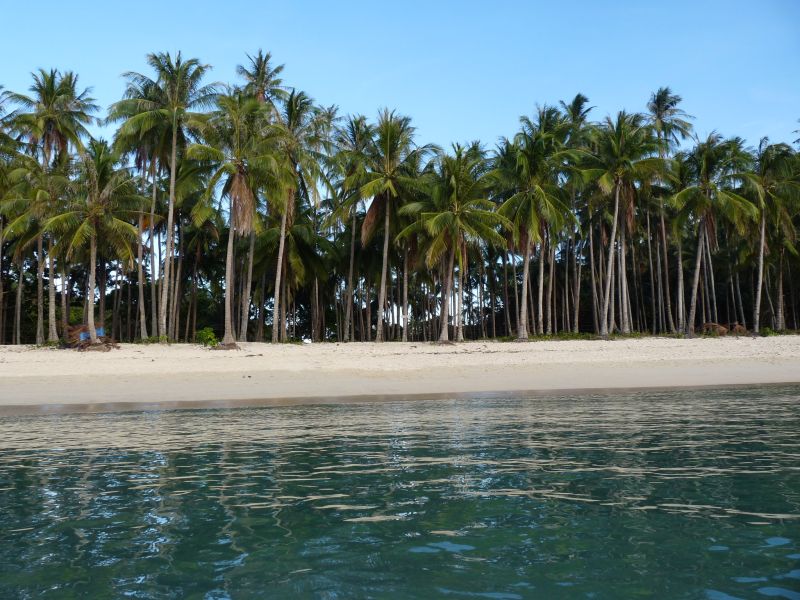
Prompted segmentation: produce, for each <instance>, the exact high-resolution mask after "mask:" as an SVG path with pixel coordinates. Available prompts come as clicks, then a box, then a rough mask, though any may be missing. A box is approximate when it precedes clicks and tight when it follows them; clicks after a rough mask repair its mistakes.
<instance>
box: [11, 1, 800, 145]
mask: <svg viewBox="0 0 800 600" xmlns="http://www.w3.org/2000/svg"><path fill="white" fill-rule="evenodd" d="M36 9H37V12H38V14H39V16H38V17H36V18H34V19H32V17H31V12H30V11H31V10H32V5H30V4H26V3H17V2H14V3H12V2H10V1H8V0H7V4H6V6H5V7H4V10H3V12H4V18H3V21H4V25H3V35H2V36H0V53H1V54H0V55H2V56H3V63H2V67H0V84H2V85H4V86H5V87H6V88H7V89H12V90H15V91H23V90H25V89H27V87H28V85H29V82H30V72H31V71H32V70H33V69H36V68H38V67H46V68H50V67H56V68H60V69H71V70H74V71H76V72H78V73H79V75H80V78H81V82H82V83H83V84H84V85H86V86H91V87H92V88H93V92H94V96H95V97H96V98H97V99H98V101H99V103H100V104H102V105H103V106H104V107H105V106H107V105H108V104H109V103H111V102H113V101H115V100H117V99H118V98H119V97H120V95H121V93H122V91H123V88H124V82H123V80H122V78H121V77H120V74H121V73H122V72H123V71H126V70H138V71H146V67H145V64H144V56H145V55H146V54H147V53H148V52H153V51H171V52H174V51H176V50H181V51H182V52H183V53H184V54H185V55H188V56H196V57H199V58H200V59H202V60H203V61H204V62H206V63H209V64H211V65H213V67H214V70H213V71H212V78H213V79H214V80H219V81H223V82H234V81H236V77H235V67H236V65H237V64H239V63H242V62H244V60H245V53H246V52H250V53H253V52H255V51H256V50H258V49H259V48H263V49H264V50H269V51H270V52H272V54H273V56H274V57H275V59H276V60H277V62H279V63H284V64H285V65H286V69H285V72H284V73H285V81H286V82H287V83H288V84H290V85H292V86H296V87H297V88H299V89H303V90H305V91H306V92H308V93H309V94H310V95H312V96H313V97H314V98H315V99H316V100H317V101H318V102H320V103H322V104H325V105H330V104H336V105H338V106H339V107H340V109H341V110H342V112H344V113H351V112H360V113H364V114H366V115H368V116H369V117H374V115H375V114H376V113H377V110H378V109H379V108H380V107H389V108H396V109H398V111H399V112H401V113H403V114H407V115H409V116H411V117H412V119H413V121H414V123H415V125H416V126H417V129H418V134H419V135H418V138H419V141H420V142H435V143H438V144H444V145H447V144H449V143H450V142H453V141H462V142H464V141H469V140H472V139H480V140H482V141H483V142H484V143H486V144H487V145H493V144H494V143H495V141H496V140H497V138H498V137H499V136H501V135H512V134H513V133H514V132H515V130H516V127H517V123H518V119H519V116H520V115H521V114H531V113H533V111H534V110H535V107H536V105H537V104H542V103H557V102H558V100H562V99H563V100H569V99H570V98H572V97H573V96H574V95H575V94H576V93H577V92H582V93H584V94H585V95H587V96H588V97H589V99H590V101H591V104H592V105H594V106H595V107H596V108H595V110H594V111H593V113H592V116H593V118H595V119H599V118H602V117H603V116H605V115H607V114H610V113H614V112H616V111H617V110H619V109H622V108H625V109H627V110H629V111H636V110H643V109H644V107H645V103H646V101H647V99H648V97H649V95H650V93H651V92H652V91H654V90H655V89H656V88H658V87H659V86H662V85H669V86H670V87H672V89H673V90H674V91H675V92H677V93H679V94H680V95H681V96H683V98H684V104H683V107H684V109H685V110H686V111H687V112H689V113H690V114H692V115H694V116H695V121H694V122H695V127H696V130H697V133H698V134H699V135H701V136H704V135H706V134H708V133H709V132H711V131H712V130H717V131H719V132H720V133H722V134H724V135H741V136H743V137H745V138H746V139H747V140H748V142H750V143H752V144H755V143H757V141H758V139H759V138H760V137H761V136H763V135H768V136H769V137H770V139H771V140H773V141H791V140H794V139H795V138H797V137H798V135H794V134H793V133H792V132H793V131H794V130H796V129H798V128H800V124H798V122H797V120H798V118H800V2H796V1H793V0H761V1H758V2H755V1H751V2H740V1H737V0H728V1H703V0H694V1H692V2H685V1H672V2H645V1H623V0H618V1H608V2H601V1H595V2H590V1H588V0H587V1H582V0H576V1H573V2H570V3H560V2H546V3H543V2H533V1H531V2H523V1H517V2H512V1H505V0H494V1H491V2H473V1H470V0H464V1H461V2H458V1H452V2H451V1H439V2H436V1H435V0H428V1H427V2H418V1H416V0H404V1H402V2H381V1H380V0H374V1H372V2H367V1H352V2H349V1H346V0H343V1H341V2H310V1H308V2H302V1H297V2H286V1H284V2H272V1H261V2H254V1H252V0H251V1H245V0H225V1H217V2H205V1H195V2H182V1H171V0H161V1H158V2H154V1H151V0H137V2H134V3H129V2H125V3H118V2H107V3H101V2H98V1H95V2H85V1H79V0H76V1H63V0H62V1H53V0H44V1H40V2H37V3H36Z"/></svg>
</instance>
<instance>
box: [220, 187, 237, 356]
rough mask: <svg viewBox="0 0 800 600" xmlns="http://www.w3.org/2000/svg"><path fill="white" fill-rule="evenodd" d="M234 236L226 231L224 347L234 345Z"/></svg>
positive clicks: (231, 231)
mask: <svg viewBox="0 0 800 600" xmlns="http://www.w3.org/2000/svg"><path fill="white" fill-rule="evenodd" d="M230 211H231V212H230V214H231V215H232V214H233V200H232V199H231V206H230ZM235 236H236V234H235V232H234V230H233V227H231V228H230V229H229V230H228V247H227V251H226V253H225V335H224V336H223V338H222V343H223V344H225V345H226V346H227V345H229V344H235V343H236V337H235V336H234V335H233V295H234V287H233V242H234V238H235Z"/></svg>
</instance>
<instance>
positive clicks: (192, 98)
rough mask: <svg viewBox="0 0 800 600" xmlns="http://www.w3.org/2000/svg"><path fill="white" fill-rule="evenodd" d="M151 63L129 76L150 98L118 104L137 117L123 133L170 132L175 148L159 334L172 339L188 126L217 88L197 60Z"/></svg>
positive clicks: (153, 59)
mask: <svg viewBox="0 0 800 600" xmlns="http://www.w3.org/2000/svg"><path fill="white" fill-rule="evenodd" d="M147 63H148V65H149V66H150V67H151V68H152V69H153V71H155V77H154V78H150V77H148V76H146V75H142V74H140V73H136V72H128V73H125V74H124V77H126V78H127V79H128V81H129V85H130V84H133V85H135V86H136V87H138V88H140V89H142V90H147V92H148V93H147V95H145V96H144V97H142V96H137V97H131V98H126V99H124V100H122V101H120V102H119V103H117V104H118V105H123V103H124V105H127V106H124V105H123V106H122V107H121V108H122V109H124V111H125V112H126V113H128V114H132V115H133V116H131V117H130V118H128V119H127V120H126V121H125V122H124V123H123V125H122V126H121V127H120V132H121V133H122V134H123V135H128V134H132V133H133V132H138V133H139V134H140V135H142V134H146V133H148V132H150V131H151V130H153V129H163V128H166V129H167V130H168V131H169V132H170V137H171V139H170V144H169V204H168V208H167V235H166V238H167V239H166V259H165V261H164V274H163V278H162V289H161V303H160V306H159V311H158V312H159V314H158V329H159V332H158V333H159V336H162V337H163V336H166V335H167V331H168V329H167V301H168V295H169V290H170V277H171V261H172V255H173V252H174V241H175V240H174V231H173V230H174V219H175V178H176V174H177V170H178V146H179V142H180V141H181V140H184V139H185V138H186V136H187V131H186V124H187V122H189V121H190V120H192V119H194V118H196V117H197V116H198V115H197V113H196V112H195V111H198V110H202V109H204V108H209V107H211V106H213V104H214V100H215V99H216V96H217V89H216V86H215V85H204V84H203V78H204V77H205V76H206V74H207V73H208V71H209V70H210V67H209V66H208V65H204V64H202V63H200V61H199V60H198V59H196V58H190V59H188V60H184V59H183V57H182V56H181V53H180V52H178V53H177V55H176V56H175V58H173V57H172V56H171V55H170V54H169V53H163V52H161V53H158V54H149V55H148V56H147Z"/></svg>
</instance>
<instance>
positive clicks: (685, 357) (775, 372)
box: [0, 336, 800, 415]
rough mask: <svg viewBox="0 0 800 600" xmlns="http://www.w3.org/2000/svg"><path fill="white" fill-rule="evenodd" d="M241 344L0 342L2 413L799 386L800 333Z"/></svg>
mask: <svg viewBox="0 0 800 600" xmlns="http://www.w3.org/2000/svg"><path fill="white" fill-rule="evenodd" d="M240 346H241V350H230V351H214V350H209V349H205V348H202V347H200V346H196V345H189V344H173V345H168V346H167V345H164V346H161V345H134V344H123V345H122V346H121V348H120V349H117V350H111V351H109V352H75V351H70V350H53V349H40V348H32V347H24V346H23V347H20V346H0V415H12V414H31V413H33V414H52V413H63V412H107V411H119V410H125V411H130V410H159V409H162V410H163V409H176V408H226V407H244V406H278V405H292V404H312V403H316V404H323V403H327V404H333V403H337V404H338V403H351V402H368V401H383V400H401V399H418V398H448V397H465V396H483V395H491V396H498V397H499V396H503V395H505V396H508V395H543V394H548V395H555V394H556V393H559V394H570V393H572V394H577V393H593V392H598V393H599V392H603V393H613V392H614V391H619V390H627V391H635V390H647V389H651V390H655V389H676V388H698V387H722V386H746V385H766V384H793V383H800V336H776V337H770V338H749V337H747V338H745V337H740V338H695V339H675V338H629V339H622V340H611V341H603V340H572V341H535V342H529V343H527V344H514V343H508V342H492V341H476V342H465V343H461V344H455V345H447V346H439V345H434V344H431V343H426V342H416V343H415V342H411V343H406V344H400V343H395V342H386V343H384V344H375V343H350V344H336V343H324V344H304V345H277V346H273V345H271V344H262V343H255V342H250V343H242V344H240Z"/></svg>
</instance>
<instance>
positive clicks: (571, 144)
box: [0, 51, 800, 344]
mask: <svg viewBox="0 0 800 600" xmlns="http://www.w3.org/2000/svg"><path fill="white" fill-rule="evenodd" d="M147 64H148V67H149V73H150V74H142V73H138V72H128V73H125V74H124V77H125V80H126V82H127V85H126V89H125V92H124V94H123V97H122V99H120V100H119V101H118V102H116V103H114V104H113V105H112V106H111V107H109V109H108V111H107V113H106V114H105V115H104V116H103V118H102V120H100V121H98V122H99V123H101V124H102V125H104V126H105V127H106V130H112V128H114V129H113V139H112V140H111V141H110V142H106V141H103V140H99V139H94V138H92V136H91V135H90V132H89V128H90V126H91V125H92V124H93V123H95V120H96V119H98V113H99V108H98V106H97V105H96V104H95V102H94V100H93V99H92V98H91V97H90V90H88V89H83V88H82V87H81V86H80V84H79V82H78V77H77V76H76V75H75V74H74V73H71V72H60V71H57V70H50V71H47V70H40V71H37V72H35V73H34V74H33V83H32V85H31V87H30V90H29V91H28V93H27V94H22V93H14V92H10V91H4V92H3V91H1V90H0V93H1V94H2V95H0V343H7V342H9V341H11V342H13V343H17V344H19V343H23V342H35V343H37V344H42V343H45V341H48V342H51V343H56V342H58V341H59V340H60V339H61V338H63V337H64V336H65V335H66V334H67V332H68V331H69V330H70V326H73V325H80V324H85V325H86V326H87V328H88V331H89V334H90V337H91V339H92V341H96V340H97V338H98V327H99V326H102V327H103V328H104V330H105V331H104V333H105V335H107V336H111V337H114V338H115V339H123V340H137V339H142V340H148V339H155V338H157V339H160V340H193V339H194V337H195V334H196V332H197V331H198V329H201V328H203V327H206V326H210V327H211V328H212V329H214V330H216V331H217V332H218V333H222V334H223V343H224V344H234V343H235V342H236V341H237V340H239V341H244V340H254V339H255V340H263V339H266V338H267V337H271V340H272V341H273V342H280V341H287V340H291V339H299V338H310V339H313V340H315V341H318V340H334V339H335V340H342V341H347V340H363V341H370V340H375V341H384V340H387V339H398V340H402V341H407V340H411V339H419V340H436V339H438V340H440V341H447V340H449V339H451V338H454V339H456V340H458V341H460V340H463V339H465V338H481V337H512V336H513V337H516V338H517V339H528V338H529V336H531V335H552V334H556V333H564V332H569V333H572V334H577V333H581V332H593V333H595V334H597V335H600V336H608V335H611V334H614V333H618V334H622V335H628V334H632V333H634V332H650V333H653V334H669V333H673V334H678V333H683V334H692V333H694V331H695V330H696V329H697V328H699V327H703V326H705V324H707V323H712V322H713V323H720V322H722V323H725V324H731V323H738V324H739V325H741V326H744V327H748V328H751V329H753V330H754V331H759V329H760V328H762V327H763V326H764V325H766V326H768V327H769V328H770V329H774V330H785V329H788V328H793V329H797V328H798V326H797V316H798V315H797V313H798V309H800V295H798V292H800V290H798V289H796V288H795V282H794V279H795V278H796V275H797V271H798V265H799V264H800V262H799V261H798V255H797V250H796V234H797V229H798V225H800V155H798V153H797V152H796V151H795V150H794V149H793V148H792V147H791V146H790V145H788V144H780V143H778V144H770V143H769V141H768V140H766V139H763V140H761V142H760V143H759V145H758V147H757V148H755V149H751V148H748V147H746V144H745V142H744V141H743V140H742V139H740V138H723V137H722V136H720V135H718V134H716V133H712V134H711V135H709V136H707V137H706V138H704V139H698V138H696V137H695V136H694V133H693V130H692V125H691V117H689V116H688V115H687V114H686V113H685V112H684V111H683V110H682V109H681V107H680V103H681V98H680V97H679V96H678V95H676V94H674V93H673V92H672V91H671V90H670V89H669V88H661V89H659V90H657V91H656V92H655V93H653V94H652V96H651V98H650V101H649V102H648V103H647V105H646V111H645V112H643V113H628V112H625V111H622V112H619V113H618V114H617V115H615V116H610V117H606V118H605V119H604V120H602V121H599V122H594V121H592V120H591V119H590V115H591V110H592V108H591V107H590V106H589V101H588V99H587V98H586V97H585V96H583V95H581V94H578V95H577V96H576V97H575V98H574V99H573V100H572V101H570V102H568V103H567V102H561V103H560V104H559V105H558V106H550V105H545V106H541V107H539V108H538V109H537V110H536V111H535V114H533V115H532V116H530V117H522V118H521V119H520V129H519V131H518V132H517V133H516V134H515V135H514V136H513V137H511V138H501V140H500V141H499V143H498V144H497V145H496V147H494V148H493V149H492V150H487V148H486V147H485V146H484V145H482V144H481V143H479V142H470V143H467V144H463V145H462V144H454V145H453V146H452V147H451V148H450V149H448V150H445V149H442V148H440V147H437V146H434V145H430V144H428V145H423V144H419V143H417V140H416V136H415V128H414V126H413V125H412V122H411V120H410V119H409V118H408V117H406V116H402V115H400V114H398V113H397V112H395V111H390V110H383V111H381V112H379V114H378V117H377V119H376V120H375V121H374V122H370V121H369V120H368V119H367V118H366V117H364V116H360V115H355V116H346V117H342V116H340V115H339V114H338V111H337V109H336V107H325V106H321V105H318V104H316V103H315V102H314V101H313V100H312V99H311V98H310V97H309V96H308V95H307V94H305V93H304V92H301V91H297V90H295V89H293V88H289V87H288V86H286V85H285V84H284V82H283V80H282V76H283V67H282V66H275V65H274V64H273V62H272V57H271V56H270V54H269V53H263V52H261V51H259V52H258V53H256V54H255V55H253V56H248V57H247V61H246V64H244V65H242V66H239V68H238V70H237V72H238V74H239V76H240V81H239V82H238V84H237V85H235V86H228V85H222V84H217V83H209V81H208V79H209V70H210V67H209V66H207V65H204V64H202V63H201V62H200V61H199V60H197V59H188V60H187V59H185V58H184V57H182V56H181V54H180V53H178V54H177V55H175V56H172V55H170V54H152V55H149V56H148V58H147ZM34 281H35V286H34V285H33V283H34ZM34 288H35V291H34ZM45 290H46V292H47V293H46V295H47V299H46V300H45ZM45 307H46V308H47V317H46V318H45ZM98 317H99V320H98ZM45 324H46V325H47V328H46V329H47V336H46V337H45ZM715 331H716V329H715Z"/></svg>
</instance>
